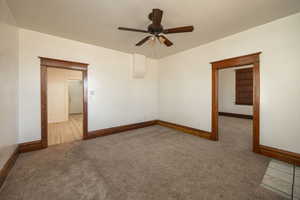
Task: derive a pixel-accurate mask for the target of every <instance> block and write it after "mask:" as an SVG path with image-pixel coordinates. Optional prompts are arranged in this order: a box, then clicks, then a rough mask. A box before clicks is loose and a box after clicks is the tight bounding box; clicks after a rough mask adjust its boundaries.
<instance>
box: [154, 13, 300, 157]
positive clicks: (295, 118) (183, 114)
mask: <svg viewBox="0 0 300 200" xmlns="http://www.w3.org/2000/svg"><path fill="white" fill-rule="evenodd" d="M299 35H300V13H299V14H296V15H292V16H289V17H285V18H282V19H279V20H276V21H273V22H271V23H268V24H265V25H262V26H258V27H255V28H252V29H250V30H247V31H244V32H241V33H238V34H235V35H232V36H230V37H226V38H223V39H221V40H217V41H214V42H211V43H209V44H206V45H202V46H199V47H196V48H193V49H190V50H187V51H184V52H181V53H178V54H175V55H172V56H169V57H166V58H163V59H161V60H159V70H160V71H159V76H160V81H159V83H160V85H159V111H160V113H159V118H160V119H161V120H165V121H170V122H174V123H178V124H182V125H186V126H191V127H193V128H198V129H202V130H206V131H210V130H211V98H212V95H211V94H212V86H211V83H212V79H211V77H212V75H211V65H210V62H213V61H217V60H222V59H226V58H232V57H236V56H242V55H247V54H250V53H255V52H259V51H261V52H262V54H261V61H260V64H261V65H260V66H261V68H260V76H261V80H260V133H261V134H260V142H261V144H263V145H267V146H271V147H276V148H280V149H285V150H288V151H293V152H297V153H300V145H299V141H300V132H299V131H300V123H299V119H300V115H299V113H300V112H299V110H300V104H299V102H300V87H299V85H300V76H299V74H300V67H299V63H300V56H299V52H300V45H299V44H300V37H299ZM199 37H201V36H199Z"/></svg>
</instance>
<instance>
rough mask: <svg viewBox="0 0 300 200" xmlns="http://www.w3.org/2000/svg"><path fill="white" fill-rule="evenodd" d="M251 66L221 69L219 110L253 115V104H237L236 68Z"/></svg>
mask: <svg viewBox="0 0 300 200" xmlns="http://www.w3.org/2000/svg"><path fill="white" fill-rule="evenodd" d="M249 67H252V65H250V66H245V67H235V68H228V69H222V70H219V91H218V92H219V112H227V113H234V114H244V115H252V113H253V108H252V106H249V105H237V104H235V70H236V69H242V68H249Z"/></svg>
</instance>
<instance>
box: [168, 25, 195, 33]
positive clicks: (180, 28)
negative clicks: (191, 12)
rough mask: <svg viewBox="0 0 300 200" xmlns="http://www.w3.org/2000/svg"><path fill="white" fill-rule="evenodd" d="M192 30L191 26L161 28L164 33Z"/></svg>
mask: <svg viewBox="0 0 300 200" xmlns="http://www.w3.org/2000/svg"><path fill="white" fill-rule="evenodd" d="M193 30H194V27H193V26H183V27H177V28H169V29H165V30H163V33H164V34H170V33H184V32H192V31H193Z"/></svg>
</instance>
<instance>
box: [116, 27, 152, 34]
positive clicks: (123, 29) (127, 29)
mask: <svg viewBox="0 0 300 200" xmlns="http://www.w3.org/2000/svg"><path fill="white" fill-rule="evenodd" d="M118 29H119V30H122V31H134V32H141V33H148V31H145V30H140V29H135V28H126V27H119V28H118Z"/></svg>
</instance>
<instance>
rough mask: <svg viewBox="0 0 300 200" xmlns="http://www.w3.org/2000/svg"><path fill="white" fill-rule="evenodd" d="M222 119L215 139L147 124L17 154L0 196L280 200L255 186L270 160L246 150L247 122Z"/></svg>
mask: <svg viewBox="0 0 300 200" xmlns="http://www.w3.org/2000/svg"><path fill="white" fill-rule="evenodd" d="M220 124H221V134H220V141H219V142H213V141H209V140H206V139H201V138H198V137H196V136H193V135H188V134H184V133H181V132H178V131H175V130H173V129H169V128H165V127H161V126H152V127H147V128H143V129H138V130H134V131H128V132H124V133H120V134H116V135H111V136H106V137H101V138H97V139H93V140H88V141H79V142H74V143H69V144H63V145H57V146H53V147H50V148H48V149H45V150H41V151H37V152H31V153H26V154H22V155H21V156H20V157H19V159H18V161H17V163H16V165H15V167H14V168H13V170H12V173H11V174H10V175H9V177H8V179H7V182H6V184H5V186H4V187H3V188H2V190H1V192H0V199H1V200H16V199H19V200H53V199H55V200H104V199H105V200H150V199H151V200H154V199H155V200H175V199H176V200H210V199H211V200H216V199H228V200H235V199H236V200H244V199H249V200H253V199H254V200H255V199H270V200H276V199H283V197H281V196H278V195H277V194H275V193H273V192H272V191H269V190H267V189H264V188H262V187H260V186H259V185H260V183H261V180H262V178H263V175H264V173H265V170H266V168H267V165H268V162H269V159H268V158H266V157H264V156H261V155H257V154H254V153H252V152H251V151H250V150H249V149H250V146H251V142H250V141H249V138H251V137H250V135H249V134H250V132H249V129H250V127H251V121H250V120H242V119H234V118H228V117H222V118H221V120H220ZM235 137H236V139H234V138H235Z"/></svg>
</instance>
